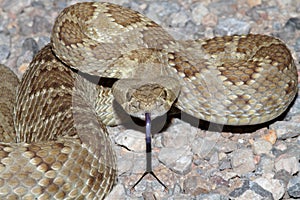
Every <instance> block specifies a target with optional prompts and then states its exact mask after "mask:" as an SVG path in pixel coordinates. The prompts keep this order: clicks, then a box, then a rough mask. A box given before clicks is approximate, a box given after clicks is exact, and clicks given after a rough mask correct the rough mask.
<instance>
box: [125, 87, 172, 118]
mask: <svg viewBox="0 0 300 200" xmlns="http://www.w3.org/2000/svg"><path fill="white" fill-rule="evenodd" d="M126 96H127V103H126V106H125V108H124V109H125V110H126V111H127V112H128V113H129V114H130V115H132V116H134V117H139V118H144V115H145V113H151V116H152V118H155V117H158V116H161V115H163V114H165V113H166V112H167V111H168V110H169V109H170V108H171V106H172V104H173V102H174V100H175V99H176V96H175V94H174V93H173V92H172V91H171V90H169V89H167V88H165V87H163V86H161V85H159V84H145V85H142V86H140V87H139V88H136V89H130V90H128V92H127V94H126Z"/></svg>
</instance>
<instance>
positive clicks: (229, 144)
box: [216, 138, 237, 153]
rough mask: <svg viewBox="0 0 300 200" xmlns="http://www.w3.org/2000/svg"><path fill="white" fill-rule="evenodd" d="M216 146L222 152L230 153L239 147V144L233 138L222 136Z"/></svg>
mask: <svg viewBox="0 0 300 200" xmlns="http://www.w3.org/2000/svg"><path fill="white" fill-rule="evenodd" d="M216 148H217V149H218V150H219V151H221V152H224V153H230V152H232V151H234V150H236V149H237V144H236V143H235V142H234V141H232V140H229V139H227V138H222V139H221V140H220V141H218V144H217V145H216Z"/></svg>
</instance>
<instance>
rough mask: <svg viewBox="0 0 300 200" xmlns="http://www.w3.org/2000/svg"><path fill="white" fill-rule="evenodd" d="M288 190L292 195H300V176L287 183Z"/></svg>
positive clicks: (295, 196)
mask: <svg viewBox="0 0 300 200" xmlns="http://www.w3.org/2000/svg"><path fill="white" fill-rule="evenodd" d="M287 191H288V194H289V195H290V196H291V197H294V198H299V197H300V176H296V177H293V178H291V179H290V181H289V183H288V185H287Z"/></svg>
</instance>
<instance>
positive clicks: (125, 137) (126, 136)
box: [115, 130, 146, 152]
mask: <svg viewBox="0 0 300 200" xmlns="http://www.w3.org/2000/svg"><path fill="white" fill-rule="evenodd" d="M115 142H116V143H117V144H119V145H121V146H124V147H126V148H127V149H129V150H131V151H134V152H142V151H145V150H146V144H145V134H143V133H141V132H139V131H134V130H125V131H123V132H122V133H121V134H119V135H118V136H117V137H116V138H115Z"/></svg>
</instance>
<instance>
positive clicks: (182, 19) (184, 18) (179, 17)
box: [168, 11, 189, 27]
mask: <svg viewBox="0 0 300 200" xmlns="http://www.w3.org/2000/svg"><path fill="white" fill-rule="evenodd" d="M169 21H170V22H168V24H170V25H171V27H185V25H186V24H187V22H188V21H189V16H188V15H187V14H186V13H185V12H183V11H179V12H176V13H172V14H171V15H170V18H169Z"/></svg>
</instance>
